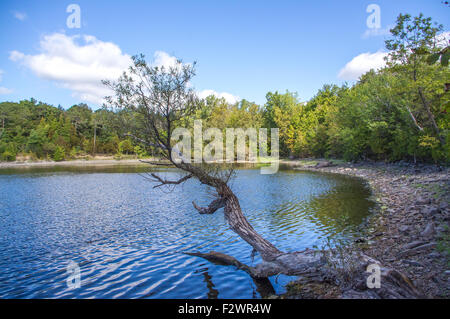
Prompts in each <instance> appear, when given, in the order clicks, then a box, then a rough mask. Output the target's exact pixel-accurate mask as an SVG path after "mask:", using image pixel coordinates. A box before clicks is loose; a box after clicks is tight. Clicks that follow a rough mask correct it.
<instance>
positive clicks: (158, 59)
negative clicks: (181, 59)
mask: <svg viewBox="0 0 450 319" xmlns="http://www.w3.org/2000/svg"><path fill="white" fill-rule="evenodd" d="M153 59H154V60H153V65H154V66H159V67H161V66H164V68H170V67H175V66H176V65H177V58H176V57H174V56H171V55H169V54H167V53H166V52H164V51H156V52H155V54H154V55H153Z"/></svg>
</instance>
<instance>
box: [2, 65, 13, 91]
mask: <svg viewBox="0 0 450 319" xmlns="http://www.w3.org/2000/svg"><path fill="white" fill-rule="evenodd" d="M3 73H4V72H3V70H0V82H1V81H2V80H3ZM12 91H13V90H11V89H8V88H5V87H3V86H0V95H2V94H10V93H12Z"/></svg>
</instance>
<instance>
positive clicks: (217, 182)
mask: <svg viewBox="0 0 450 319" xmlns="http://www.w3.org/2000/svg"><path fill="white" fill-rule="evenodd" d="M194 75H195V63H193V64H184V63H182V61H180V60H178V61H177V62H176V63H174V64H173V65H171V66H167V67H165V66H154V65H151V64H148V63H147V62H146V61H145V59H144V56H143V55H139V56H134V57H133V65H132V66H130V68H129V70H128V71H126V72H124V73H123V74H122V76H121V77H120V78H119V79H118V80H116V81H103V83H104V84H105V85H106V86H108V87H109V88H110V89H112V91H113V92H114V95H113V96H109V97H106V100H107V106H108V107H111V108H113V109H116V110H121V111H128V112H133V113H134V114H136V115H137V116H136V118H137V119H139V124H138V125H135V127H137V128H138V130H137V131H135V132H132V133H128V135H129V136H131V137H132V138H134V139H135V140H136V141H139V142H140V143H143V144H144V145H147V146H148V147H152V148H154V149H157V150H158V152H159V154H160V156H161V157H162V158H164V159H165V160H166V161H165V163H164V165H167V163H168V164H169V165H170V166H172V167H174V168H177V169H178V170H179V171H180V172H182V173H183V175H182V176H181V177H180V178H179V179H177V180H167V179H165V178H163V177H162V176H160V175H158V174H156V173H151V174H149V178H150V179H151V181H152V182H155V183H156V185H155V186H154V187H160V186H164V185H172V186H173V185H180V184H182V183H183V182H185V181H187V180H189V179H197V180H198V181H199V182H200V183H201V184H204V185H206V186H208V187H210V188H211V189H212V190H213V192H214V196H215V199H214V200H213V201H212V202H211V203H210V204H209V205H208V206H206V207H200V206H198V205H197V204H196V203H195V202H192V203H193V206H194V208H195V209H196V210H197V211H198V212H199V213H200V214H214V213H215V212H217V211H218V210H220V209H221V208H223V214H224V216H225V219H226V221H227V222H228V224H229V226H230V228H231V229H232V230H233V231H234V232H235V233H236V234H237V235H239V236H240V237H241V238H242V239H243V240H245V241H246V242H247V243H248V244H249V245H250V246H251V247H252V248H253V250H254V252H255V253H259V255H260V256H261V259H262V262H261V263H259V264H257V265H256V266H248V265H245V264H243V263H242V262H240V261H238V260H237V259H236V258H234V257H232V256H229V255H226V254H224V253H220V252H214V251H211V252H208V253H202V252H187V253H186V254H189V255H193V256H199V257H202V258H205V259H207V260H209V261H211V262H214V263H219V264H224V265H233V266H235V267H237V268H238V269H241V270H244V271H246V272H247V273H248V274H249V275H250V276H251V277H252V278H253V279H255V280H256V281H257V280H261V279H267V278H268V277H269V276H273V275H278V274H285V275H291V276H301V277H302V278H309V279H308V280H317V281H324V280H328V281H329V280H338V279H336V278H338V277H339V276H338V272H339V270H340V271H342V270H343V269H347V268H348V264H346V262H342V259H339V258H336V257H335V256H333V254H328V255H327V254H324V253H323V252H322V253H318V252H317V251H313V250H309V249H306V250H304V251H295V252H283V251H281V250H279V249H278V248H277V247H275V246H274V245H273V244H272V243H270V242H269V241H268V240H266V239H265V238H263V237H262V236H261V235H260V234H259V233H257V232H256V231H255V229H254V228H253V227H252V226H251V225H250V223H249V222H248V220H247V219H246V218H245V216H244V214H243V212H242V209H241V207H240V204H239V200H238V198H237V197H236V195H235V194H234V193H233V191H232V190H231V188H230V186H229V180H230V178H231V177H232V176H233V169H232V168H230V167H224V168H223V169H220V168H219V169H218V168H217V166H214V165H212V164H207V163H205V162H203V163H201V164H199V163H195V164H194V163H191V161H190V160H188V159H186V158H183V157H182V156H177V157H176V158H175V156H174V154H179V150H177V149H176V148H175V147H174V141H173V140H172V135H173V132H174V130H175V128H176V126H177V125H178V124H179V123H180V120H182V119H183V118H185V117H188V116H191V115H192V114H193V113H194V111H195V110H196V108H197V105H198V104H199V103H198V98H197V97H196V94H195V91H194V89H193V87H192V85H191V79H192V78H193V76H194ZM148 163H149V164H153V165H161V162H158V161H155V162H148ZM326 256H328V257H326ZM353 259H354V260H353V261H352V262H351V263H352V265H353V266H354V263H355V261H357V264H358V265H359V268H361V269H359V270H357V276H359V277H361V278H363V279H364V278H365V275H364V272H365V266H366V265H367V264H369V263H378V262H377V261H375V260H373V259H371V258H370V257H368V256H365V255H362V254H361V253H359V254H357V255H355V256H353ZM348 260H349V259H347V261H348ZM330 262H332V263H334V267H329V266H327V265H329V264H330ZM357 268H358V267H357ZM382 269H383V271H382V273H381V276H382V278H384V279H386V284H385V285H383V286H382V287H383V288H380V289H378V296H382V297H398V296H404V297H410V296H417V295H418V293H417V291H416V289H415V288H414V287H413V286H412V285H411V284H410V282H409V280H408V279H407V278H406V277H405V276H404V275H402V274H400V273H398V272H395V271H394V270H392V269H385V268H382ZM392 274H395V275H392ZM355 278H356V277H355ZM361 278H360V279H359V281H361ZM355 280H356V279H355ZM371 293H372V294H373V292H371ZM358 296H359V297H360V296H361V295H358Z"/></svg>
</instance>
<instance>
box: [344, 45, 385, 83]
mask: <svg viewBox="0 0 450 319" xmlns="http://www.w3.org/2000/svg"><path fill="white" fill-rule="evenodd" d="M387 54H388V53H386V52H381V51H378V52H376V53H370V52H366V53H362V54H360V55H358V56H356V57H354V58H353V59H352V60H351V61H350V62H348V63H347V64H346V65H345V66H344V67H343V68H342V69H341V70H340V71H339V74H338V77H339V78H340V79H343V80H357V79H358V78H359V77H360V76H361V75H363V74H364V73H366V72H367V71H370V70H371V69H374V70H377V69H380V68H383V67H384V66H385V65H386V62H385V61H384V57H386V56H387Z"/></svg>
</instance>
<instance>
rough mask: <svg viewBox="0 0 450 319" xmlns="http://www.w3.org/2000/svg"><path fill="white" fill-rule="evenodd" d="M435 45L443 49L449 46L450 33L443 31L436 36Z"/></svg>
mask: <svg viewBox="0 0 450 319" xmlns="http://www.w3.org/2000/svg"><path fill="white" fill-rule="evenodd" d="M435 39H436V45H437V46H438V47H441V48H444V47H446V46H448V45H449V44H450V31H444V32H442V33H441V34H438V35H437V36H436V38H435Z"/></svg>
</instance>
